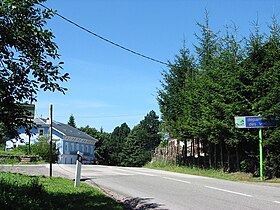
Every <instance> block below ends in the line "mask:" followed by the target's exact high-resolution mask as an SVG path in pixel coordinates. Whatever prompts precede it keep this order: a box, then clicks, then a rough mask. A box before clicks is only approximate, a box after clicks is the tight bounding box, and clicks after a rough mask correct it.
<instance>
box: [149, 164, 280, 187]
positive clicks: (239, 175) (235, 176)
mask: <svg viewBox="0 0 280 210" xmlns="http://www.w3.org/2000/svg"><path fill="white" fill-rule="evenodd" d="M144 167H145V168H151V169H159V170H165V171H171V172H177V173H183V174H191V175H197V176H206V177H211V178H217V179H225V180H231V181H248V182H260V179H259V177H253V176H252V175H251V174H248V173H243V172H234V173H226V172H223V171H222V170H215V169H201V168H197V167H186V166H177V165H174V164H169V163H165V162H161V161H154V162H152V163H148V164H146V165H145V166H144ZM265 181H266V182H272V183H280V179H271V180H265Z"/></svg>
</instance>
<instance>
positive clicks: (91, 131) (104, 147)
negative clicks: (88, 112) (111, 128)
mask: <svg viewBox="0 0 280 210" xmlns="http://www.w3.org/2000/svg"><path fill="white" fill-rule="evenodd" d="M79 130H81V131H83V132H85V133H87V134H88V135H90V136H92V137H93V138H96V139H97V140H98V142H97V143H96V144H95V150H94V152H95V159H96V160H97V161H98V162H100V163H101V164H108V162H109V160H110V157H109V154H110V151H109V150H108V149H109V147H108V144H109V142H110V136H111V134H110V133H106V132H104V131H103V130H102V129H101V130H100V131H98V130H96V129H95V128H91V127H89V126H88V125H87V126H86V127H81V128H79Z"/></svg>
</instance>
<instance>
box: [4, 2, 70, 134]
mask: <svg viewBox="0 0 280 210" xmlns="http://www.w3.org/2000/svg"><path fill="white" fill-rule="evenodd" d="M42 2H45V0H28V1H26V0H3V1H2V6H1V7H0V52H1V53H0V70H1V71H0V107H1V108H0V127H1V132H2V135H7V136H10V137H14V136H17V128H18V127H27V126H28V123H29V122H28V121H27V120H26V119H23V118H22V116H23V112H24V110H23V108H22V107H21V106H19V103H33V102H34V101H36V95H37V93H38V91H39V90H40V89H41V90H44V91H59V92H62V93H65V91H66V90H67V89H66V88H64V87H61V86H60V84H59V82H64V81H67V80H68V79H69V74H68V73H65V74H63V75H62V74H61V73H60V70H61V69H62V64H63V62H58V61H57V60H58V59H59V54H58V52H57V49H58V47H57V45H56V44H55V43H54V42H53V38H54V35H53V33H52V32H51V31H50V30H47V29H45V26H46V21H47V20H48V19H50V18H51V17H52V16H53V15H54V12H53V11H52V10H46V9H41V8H40V6H39V5H40V4H41V3H42Z"/></svg>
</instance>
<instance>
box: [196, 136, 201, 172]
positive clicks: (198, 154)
mask: <svg viewBox="0 0 280 210" xmlns="http://www.w3.org/2000/svg"><path fill="white" fill-rule="evenodd" d="M199 143H200V140H199V138H197V143H196V148H197V160H198V163H197V165H198V166H199V167H200V145H199Z"/></svg>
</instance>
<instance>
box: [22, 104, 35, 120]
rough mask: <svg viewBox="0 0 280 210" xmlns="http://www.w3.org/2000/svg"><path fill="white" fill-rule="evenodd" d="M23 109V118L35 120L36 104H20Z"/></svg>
mask: <svg viewBox="0 0 280 210" xmlns="http://www.w3.org/2000/svg"><path fill="white" fill-rule="evenodd" d="M19 106H20V107H21V108H22V109H23V115H22V116H21V118H26V119H34V113H35V104H19Z"/></svg>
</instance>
